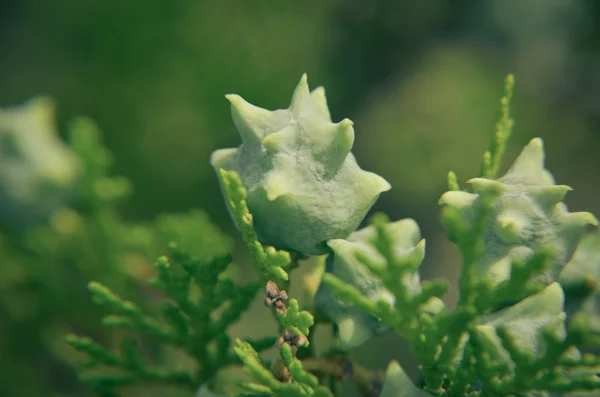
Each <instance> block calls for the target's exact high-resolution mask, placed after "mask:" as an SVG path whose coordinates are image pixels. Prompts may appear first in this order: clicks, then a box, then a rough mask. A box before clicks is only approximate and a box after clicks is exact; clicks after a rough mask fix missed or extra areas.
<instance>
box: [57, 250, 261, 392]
mask: <svg viewBox="0 0 600 397" xmlns="http://www.w3.org/2000/svg"><path fill="white" fill-rule="evenodd" d="M230 262H231V260H230V258H229V257H216V258H215V259H213V260H211V261H209V262H202V261H200V260H198V258H196V257H193V256H190V255H188V254H186V253H184V252H182V251H181V250H180V249H179V248H178V247H177V246H176V245H171V247H170V257H169V258H167V257H161V258H159V259H158V261H157V262H156V264H155V267H156V269H157V273H158V277H157V278H156V279H154V280H151V281H150V285H151V286H152V287H154V288H156V289H158V290H160V291H161V292H163V293H164V294H165V296H166V298H168V299H169V300H168V301H167V302H165V303H164V304H163V307H162V308H161V314H162V316H161V317H162V318H161V319H157V318H155V317H154V316H151V315H145V314H144V313H143V311H142V310H141V309H140V308H139V307H138V306H137V305H135V304H134V303H132V302H130V301H125V300H123V299H121V298H119V297H118V296H116V295H115V294H114V293H113V292H112V291H110V290H109V289H108V288H106V287H104V286H102V285H101V284H98V283H90V285H89V289H90V292H91V293H92V299H93V300H94V302H96V304H98V305H100V306H103V307H104V308H105V309H107V310H109V311H110V312H112V313H113V314H111V315H108V316H106V317H105V318H104V319H103V321H102V324H103V325H104V326H105V327H108V328H112V329H124V330H135V331H138V332H139V333H140V334H142V335H148V336H150V337H152V338H156V339H157V340H158V341H159V342H160V344H162V345H165V346H174V347H176V348H178V349H182V350H183V351H185V352H186V353H187V354H189V355H191V356H192V358H193V359H194V361H195V364H196V369H195V371H193V372H188V371H181V370H173V369H171V368H169V367H168V366H166V367H154V366H152V365H151V364H149V363H145V362H144V360H143V359H142V354H141V352H140V349H139V348H138V347H137V345H136V344H135V341H134V340H131V339H124V340H123V342H122V347H121V354H120V355H115V354H113V353H111V352H110V351H109V350H107V349H105V348H103V347H101V346H100V345H98V344H97V343H94V342H93V341H91V340H90V339H89V338H86V337H84V338H80V337H75V336H69V337H68V338H67V342H68V343H69V344H70V345H71V346H73V347H75V348H76V349H77V350H80V351H82V352H84V353H87V355H88V356H89V358H90V360H89V361H88V362H87V363H85V367H87V368H96V367H99V366H108V367H116V368H118V369H120V370H121V373H118V374H115V375H113V374H107V373H101V374H95V375H84V376H83V377H82V381H83V382H84V383H86V384H88V385H89V386H90V387H91V388H92V389H94V390H95V391H96V392H97V393H98V394H100V395H113V394H111V393H113V391H112V388H114V387H116V386H123V385H127V384H131V383H138V382H157V383H161V384H177V385H181V386H184V387H187V388H189V389H190V390H195V389H196V388H197V387H198V385H202V384H204V383H207V382H209V381H210V380H211V379H212V378H213V377H214V375H215V374H216V372H217V371H219V369H220V368H222V367H224V366H226V365H228V364H230V363H231V360H232V358H231V357H230V356H229V345H230V338H229V336H228V335H227V333H226V330H227V328H228V327H229V326H230V325H231V324H232V323H234V322H236V321H237V320H238V319H239V317H240V316H241V314H242V313H243V312H244V311H246V310H247V309H248V306H249V305H250V303H251V302H252V299H253V298H254V296H255V295H256V292H257V291H258V284H256V283H250V284H248V285H245V286H236V285H234V283H233V281H232V280H231V279H229V278H223V277H221V275H222V273H223V272H224V271H225V270H226V268H227V266H228V265H229V264H230ZM193 288H197V289H198V290H199V296H198V297H197V298H193V294H192V292H193ZM220 308H221V309H223V310H222V311H221V313H220V314H219V316H217V317H215V316H214V315H213V312H216V311H217V310H218V309H220Z"/></svg>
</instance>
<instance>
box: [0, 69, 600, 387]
mask: <svg viewBox="0 0 600 397" xmlns="http://www.w3.org/2000/svg"><path fill="white" fill-rule="evenodd" d="M513 88H514V79H513V76H512V75H509V76H508V77H507V78H506V81H505V92H504V96H503V97H502V99H501V107H500V119H499V121H498V124H497V126H496V131H495V133H494V134H493V137H492V140H491V144H490V148H489V150H488V151H487V152H485V153H484V155H483V160H482V163H481V167H480V170H479V174H478V175H477V176H476V177H474V178H471V179H469V180H468V182H467V184H468V187H461V186H459V183H458V177H457V176H456V175H455V174H454V173H453V172H450V173H449V174H448V191H447V192H446V193H444V194H443V195H442V196H441V198H440V199H439V205H440V208H441V220H442V223H443V225H444V227H445V229H446V231H447V237H448V239H449V240H450V241H451V242H452V243H454V244H455V245H456V247H457V249H458V251H459V252H460V254H461V257H462V267H461V270H460V275H459V278H458V289H459V293H460V294H459V299H458V303H457V305H456V307H455V308H453V309H452V310H451V309H450V308H449V307H447V306H446V304H445V303H444V301H443V300H442V298H443V297H444V295H445V293H446V291H447V289H448V282H447V281H446V280H441V279H439V280H438V279H436V280H422V279H421V275H420V268H421V265H422V263H423V260H424V258H425V255H426V244H425V239H423V238H422V235H421V230H420V228H419V225H418V224H417V222H416V221H414V220H413V219H400V220H390V219H389V217H388V216H386V215H385V214H382V213H378V214H375V215H373V216H372V217H370V220H369V224H368V225H367V226H365V227H363V228H360V229H358V228H359V225H360V224H361V222H362V221H363V219H364V218H365V216H366V215H367V213H368V212H369V210H370V209H371V207H372V206H373V204H374V203H375V201H376V200H377V198H378V197H379V195H380V194H381V193H383V192H385V191H387V190H389V189H390V188H391V186H390V184H389V183H388V182H387V181H386V180H385V179H384V178H383V177H381V176H379V175H377V174H374V173H371V172H368V171H365V170H363V169H362V168H361V167H360V166H359V165H358V163H357V160H356V158H355V157H354V155H353V154H352V153H351V149H352V146H353V144H354V129H353V123H352V122H351V121H350V120H348V119H344V120H342V121H340V122H338V123H334V122H333V121H332V119H331V116H330V112H329V108H328V105H327V100H326V97H325V91H324V89H323V88H322V87H319V88H317V89H315V90H313V91H310V89H309V86H308V80H307V77H306V75H303V76H302V78H301V80H300V82H299V84H298V86H297V87H296V89H295V91H294V94H293V96H292V100H291V104H290V106H289V107H288V108H286V109H278V110H274V111H270V110H266V109H262V108H259V107H257V106H254V105H251V104H250V103H248V102H246V101H245V100H243V99H242V98H241V97H240V96H238V95H233V94H230V95H227V99H228V100H229V102H230V103H231V112H232V117H233V121H234V123H235V126H236V127H237V129H238V131H239V133H240V136H241V145H240V146H239V147H238V148H233V149H221V150H217V151H215V152H214V153H213V155H212V156H211V159H210V163H211V165H212V166H213V168H214V169H215V172H216V176H217V179H218V181H219V184H220V188H221V193H222V195H223V197H224V199H225V204H226V206H227V209H228V211H229V214H230V215H231V218H232V220H233V223H234V225H235V226H236V227H237V229H238V230H239V233H240V235H241V240H242V241H243V243H244V245H245V247H246V250H247V252H248V253H249V256H250V258H251V262H252V265H253V270H254V274H255V277H254V278H253V279H246V280H244V281H243V282H242V281H240V280H238V279H237V278H236V275H235V267H236V266H237V265H238V264H237V263H236V262H235V261H234V258H233V257H232V255H231V253H232V251H233V250H232V243H231V241H230V239H229V238H227V237H226V236H224V235H223V234H222V233H221V232H220V231H219V230H218V229H217V228H216V227H215V226H214V225H212V223H211V222H210V220H209V219H208V217H207V216H206V215H205V214H204V213H203V212H202V211H200V210H197V211H194V212H192V213H188V214H172V215H163V216H161V217H159V218H158V219H156V221H154V222H152V223H150V224H141V223H134V222H129V221H126V220H124V219H122V217H121V216H120V215H119V211H118V209H117V204H118V203H119V202H121V201H122V200H123V199H124V198H126V196H127V195H128V193H129V191H130V188H131V186H130V184H129V183H128V182H127V181H126V180H125V179H123V178H119V177H113V176H110V175H109V173H108V165H109V163H110V161H109V160H110V156H109V153H108V152H107V151H106V149H105V148H103V147H102V145H101V144H100V138H99V132H98V129H97V127H96V126H95V125H94V124H93V123H92V122H91V121H89V120H87V119H79V120H77V121H76V122H74V123H73V124H72V127H71V134H70V140H69V142H68V145H66V146H65V147H61V149H60V150H61V151H62V152H64V153H68V156H72V158H73V159H74V160H72V161H73V164H80V166H81V171H79V172H78V175H80V176H79V177H78V179H76V182H73V186H70V187H69V189H65V191H64V193H65V194H61V195H60V197H62V198H63V201H59V202H58V204H57V205H55V208H51V209H48V208H43V210H42V209H40V211H39V216H38V217H37V218H36V222H37V224H36V226H31V225H30V222H31V221H32V220H29V219H28V220H27V221H28V223H27V226H26V227H25V229H24V230H25V231H24V232H22V233H24V235H23V236H24V238H22V239H18V240H17V239H10V238H5V237H3V235H0V248H1V249H2V251H3V256H4V257H5V258H9V261H8V263H9V264H8V265H4V264H3V267H2V269H1V271H2V274H3V275H5V276H3V277H2V278H0V280H1V283H0V294H1V295H2V299H1V300H0V310H3V311H5V312H7V313H9V314H10V316H11V318H13V319H14V321H15V323H16V324H19V323H23V324H27V325H30V324H31V323H35V325H36V328H37V329H39V330H40V335H36V336H35V337H33V339H32V343H33V345H32V347H31V348H32V352H33V351H36V349H37V350H40V349H41V350H43V349H44V346H46V344H44V343H42V340H44V338H47V337H48V336H47V335H48V334H51V335H54V336H56V335H57V334H59V333H60V332H63V331H64V333H69V335H68V336H67V337H66V344H65V343H62V344H61V343H58V342H55V343H54V344H52V346H56V348H55V349H54V350H52V351H45V352H44V354H45V355H47V356H48V357H51V358H52V359H54V360H59V361H61V362H64V363H66V364H65V368H67V365H73V366H74V367H76V368H77V372H78V374H79V379H80V380H81V383H82V384H83V385H85V386H86V387H87V389H88V390H91V391H92V392H94V393H95V394H96V395H98V396H102V397H116V396H127V395H128V394H127V393H128V390H130V389H131V388H142V390H145V392H146V393H148V395H155V394H152V393H153V390H155V389H154V388H158V387H161V389H160V390H165V391H164V392H163V391H161V392H160V393H164V394H158V395H169V396H195V397H243V396H246V397H250V396H254V397H259V396H262V397H343V396H344V392H343V389H342V385H343V384H346V383H351V384H352V385H353V388H354V389H355V391H356V392H357V393H358V394H359V395H361V396H365V397H426V396H436V397H446V396H448V397H478V396H480V397H484V396H485V397H504V396H515V397H559V396H571V397H583V396H598V395H600V357H599V356H597V355H596V353H595V352H596V351H597V348H598V347H600V308H599V307H598V302H599V299H600V283H599V280H600V234H599V233H598V232H597V231H590V229H591V228H593V227H595V226H597V225H598V221H597V220H596V218H595V217H594V216H593V215H592V214H590V213H588V212H570V211H569V210H568V209H567V207H566V205H565V204H564V203H563V199H564V197H565V195H566V194H567V192H568V191H570V190H571V188H570V187H568V186H566V185H557V184H556V183H555V180H554V177H553V176H552V174H551V173H550V172H549V171H548V170H547V169H546V168H545V164H544V156H545V154H544V148H543V142H542V139H541V138H534V139H532V140H531V141H530V142H529V143H528V144H527V145H526V146H525V147H524V148H523V150H522V151H521V153H520V154H519V155H518V156H517V158H516V159H515V160H514V162H513V163H512V165H511V166H510V167H509V168H508V171H507V172H506V173H505V174H504V175H502V176H499V175H500V169H501V165H502V159H503V156H504V153H505V151H506V145H507V141H508V139H509V137H510V135H511V131H512V127H513V120H512V118H511V115H510V101H511V97H512V95H513ZM26 106H33V105H31V103H30V104H28V105H26ZM11 111H15V110H14V109H7V110H4V111H3V112H6V114H8V113H9V112H11ZM34 113H35V112H34ZM26 117H31V118H32V121H31V123H33V122H34V121H35V120H36V119H35V117H38V116H35V114H32V115H30V116H26ZM4 119H6V120H8V121H6V123H5V124H2V123H3V122H4ZM9 121H10V118H9V117H8V116H6V115H5V113H0V138H2V134H3V133H5V134H6V133H8V134H11V132H12V133H16V132H18V131H16V130H18V129H19V128H22V129H25V130H28V129H31V128H34V127H35V125H34V124H31V125H29V124H26V123H25V124H23V125H14V126H11V127H10V128H4V129H2V127H3V126H4V125H11V124H9ZM45 121H46V122H48V123H51V120H48V119H47V118H46V120H45ZM4 131H6V132H4ZM34 132H35V131H34ZM2 139H3V140H2V141H0V144H2V145H5V144H6V142H10V144H11V145H12V146H10V147H9V148H8V149H6V148H5V147H4V146H2V147H0V149H3V150H12V152H13V157H12V158H11V159H10V161H11V164H15V165H11V167H12V166H14V167H17V166H18V167H19V169H27V167H35V164H30V162H28V161H30V160H28V159H30V158H31V157H32V156H33V157H35V156H34V155H32V154H31V153H30V152H29V151H30V150H34V148H33V147H28V146H27V145H26V144H25V143H19V142H21V141H18V140H15V139H10V140H9V139H5V138H2ZM19 145H21V146H19ZM16 149H19V150H16ZM0 161H4V158H3V157H0ZM7 161H8V160H7ZM57 161H58V160H57ZM69 161H71V160H69ZM19 162H21V163H19ZM207 166H208V165H207ZM57 167H58V166H57ZM28 170H29V171H27V172H28V174H35V172H37V171H36V168H30V169H28ZM2 175H3V174H1V173H0V176H2ZM73 175H75V174H73ZM46 179H47V178H46V176H43V177H40V178H36V177H31V178H29V179H28V182H29V181H30V183H31V184H32V185H31V186H32V187H31V189H38V188H39V189H41V188H43V186H45V185H44V184H45V183H46V182H45V181H46ZM67 179H68V181H74V180H75V176H73V177H72V178H67ZM0 182H3V183H6V186H10V182H11V181H10V180H7V181H3V180H2V181H0ZM36 183H38V184H40V185H35V184H36ZM0 186H4V185H3V184H2V183H0ZM61 186H63V187H64V185H61ZM33 191H35V190H33ZM67 191H68V194H67ZM6 197H10V200H12V201H15V203H14V208H18V205H17V204H20V203H21V202H19V201H18V197H17V196H6ZM12 201H11V203H12ZM25 204H27V205H33V204H35V203H33V204H31V203H30V202H26V203H25ZM44 217H45V218H44ZM15 220H18V218H17V217H13V218H11V223H14V222H15ZM8 224H9V223H8V222H7V223H6V225H8ZM5 227H9V226H5ZM156 257H158V259H157V260H155V261H153V262H152V259H151V258H156ZM42 258H43V261H42ZM90 258H94V261H90ZM42 262H43V263H44V267H41V266H40V265H39V263H42ZM441 265H442V266H443V264H441ZM48 266H54V267H56V268H60V269H62V271H61V272H60V273H59V272H53V273H52V274H55V276H54V277H55V278H45V281H46V283H45V284H44V285H39V286H37V287H38V288H31V290H32V291H35V293H36V295H35V296H29V297H26V298H27V299H25V297H22V296H19V294H18V292H19V291H20V288H19V286H21V285H23V284H25V283H28V282H33V281H30V280H35V277H33V276H34V275H35V274H37V273H39V272H44V271H45V268H46V267H48ZM232 267H233V268H234V270H232ZM300 270H304V271H305V279H304V280H305V282H304V285H303V287H304V289H303V293H304V294H303V296H293V294H292V293H291V292H292V290H291V289H290V286H291V280H292V279H293V278H294V277H295V276H296V274H298V273H299V272H300ZM62 277H64V279H63V278H62ZM143 279H147V282H144V281H143ZM84 280H86V281H84ZM88 281H89V282H88ZM86 282H88V284H87V285H88V288H87V290H85V289H82V288H81V285H85V283H86ZM131 285H133V286H134V288H131ZM126 286H129V287H127V288H126ZM82 290H83V292H82ZM74 291H77V294H79V295H80V296H81V297H82V298H81V299H78V300H77V301H76V302H74V301H71V299H72V298H69V297H70V296H72V294H73V293H75V292H74ZM132 291H134V293H132ZM84 295H88V296H89V295H91V302H90V301H88V300H87V299H84V298H83V296H84ZM256 299H260V300H262V301H263V303H264V307H265V308H264V309H263V310H266V311H268V312H269V313H268V314H269V316H272V318H273V320H274V323H273V327H272V329H266V328H267V326H268V325H267V323H265V327H262V328H263V329H264V330H265V331H266V332H264V334H265V335H264V336H263V337H261V338H259V339H251V338H243V337H240V336H238V335H235V333H234V331H233V328H232V326H234V325H235V324H236V323H237V322H239V321H242V320H243V316H244V314H245V313H246V312H248V310H249V308H250V306H251V304H252V303H253V302H254V301H255V300H256ZM53 300H57V301H60V304H58V303H57V304H52V305H50V306H49V307H52V308H60V309H53V310H57V311H52V312H46V310H45V307H46V306H48V302H49V301H53ZM82 311H91V312H92V313H93V314H94V315H96V316H97V317H96V320H97V319H98V318H100V317H101V316H103V317H102V320H101V322H102V325H103V327H104V328H105V329H106V332H105V333H93V332H90V331H92V330H95V328H94V327H93V326H92V325H91V324H89V323H88V322H87V321H88V320H89V317H87V316H86V321H79V319H78V313H81V312H82ZM58 317H60V318H64V319H66V322H67V323H68V324H71V327H70V329H67V330H64V329H58V330H56V329H54V328H53V327H54V321H55V320H56V318H58ZM317 326H319V327H324V328H326V329H328V330H330V332H331V335H332V343H331V346H328V348H327V349H321V350H322V351H317V349H315V344H318V341H317V339H316V336H315V334H316V332H315V331H316V328H317ZM15 329H16V330H17V332H18V328H15ZM27 329H30V328H27ZM388 331H391V332H394V333H396V334H397V335H399V336H400V337H401V338H403V339H405V340H406V341H407V342H408V344H409V346H410V350H411V353H412V354H413V356H414V357H416V359H417V360H418V362H419V370H420V380H418V381H417V380H415V379H411V377H409V376H408V374H407V372H406V371H405V370H404V369H403V367H402V365H401V364H400V363H399V361H400V358H398V360H394V361H392V362H390V363H389V365H388V366H387V369H386V370H385V371H383V372H380V371H377V370H374V369H371V368H368V367H366V366H364V365H362V364H361V363H359V362H358V361H357V360H355V359H354V358H353V356H352V353H353V351H354V350H355V349H356V348H357V347H359V346H361V345H363V344H365V343H366V342H367V341H369V340H370V339H372V338H376V337H377V336H378V335H381V334H382V333H384V332H388ZM78 335H86V336H78ZM9 338H10V336H9ZM36 343H37V344H36ZM2 349H6V352H4V350H2ZM46 350H47V349H46ZM3 352H4V353H3ZM31 354H32V355H33V353H31ZM38 354H39V351H38ZM0 356H1V357H9V358H10V361H11V365H14V366H16V368H17V369H18V370H19V371H27V370H28V368H27V360H30V359H31V357H13V356H11V351H10V349H9V348H8V347H6V348H5V347H4V346H3V345H1V344H0ZM231 373H234V375H230V374H231ZM224 374H227V375H224ZM162 388H165V389H162ZM166 390H169V391H168V392H167V391H166ZM40 393H41V391H40ZM8 395H18V391H9V392H8ZM40 395H41V394H40Z"/></svg>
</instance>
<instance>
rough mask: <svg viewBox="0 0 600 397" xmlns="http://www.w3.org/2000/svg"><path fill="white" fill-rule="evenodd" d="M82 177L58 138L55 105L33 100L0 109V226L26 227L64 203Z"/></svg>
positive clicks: (70, 152) (71, 154) (79, 169)
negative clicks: (1, 224) (0, 224)
mask: <svg viewBox="0 0 600 397" xmlns="http://www.w3.org/2000/svg"><path fill="white" fill-rule="evenodd" d="M80 173H81V164H80V163H79V160H78V158H77V157H76V156H75V154H74V153H73V152H72V151H71V149H70V148H69V147H68V146H66V145H65V144H64V143H63V142H62V141H61V140H60V138H59V137H58V133H57V131H56V124H55V115H54V103H53V102H52V100H51V99H50V98H47V97H36V98H33V99H31V100H29V101H27V102H26V103H25V104H23V105H20V106H12V107H5V108H0V203H1V205H0V223H4V224H7V225H9V226H12V227H21V228H23V227H28V226H29V225H31V224H33V223H36V222H40V221H43V220H45V219H46V218H47V217H48V216H49V215H50V214H51V213H52V212H53V211H54V210H56V209H57V208H59V207H60V206H62V205H63V204H64V203H65V202H66V200H67V199H68V197H69V195H70V193H71V191H72V187H73V186H74V184H75V182H76V181H77V179H78V176H79V175H80Z"/></svg>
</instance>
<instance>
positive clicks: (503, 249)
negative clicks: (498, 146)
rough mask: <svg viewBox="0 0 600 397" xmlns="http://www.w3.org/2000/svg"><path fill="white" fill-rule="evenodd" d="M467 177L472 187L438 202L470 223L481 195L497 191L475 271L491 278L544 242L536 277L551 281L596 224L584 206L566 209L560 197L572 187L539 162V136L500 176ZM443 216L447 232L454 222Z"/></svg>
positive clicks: (500, 275)
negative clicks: (545, 262)
mask: <svg viewBox="0 0 600 397" xmlns="http://www.w3.org/2000/svg"><path fill="white" fill-rule="evenodd" d="M469 183H470V184H471V185H472V187H473V191H474V192H473V193H469V192H465V191H450V192H446V193H445V194H444V195H442V197H441V198H440V201H439V202H440V204H441V205H444V206H446V207H450V209H452V210H454V211H455V212H456V213H458V214H460V215H461V219H462V220H463V221H465V222H466V224H467V228H468V229H470V228H472V227H473V226H474V223H475V221H476V219H475V218H476V216H477V215H476V214H478V212H479V209H480V208H481V197H482V195H484V194H486V193H492V194H496V195H497V198H496V199H495V201H494V203H493V206H492V210H491V214H490V221H489V224H488V225H487V227H486V230H485V242H484V245H485V246H484V250H483V255H482V257H481V258H480V261H479V265H478V271H479V274H480V275H482V274H487V275H488V276H489V277H490V278H491V279H492V280H493V282H494V283H500V282H501V281H504V280H506V279H507V278H508V277H509V275H510V265H511V262H512V261H513V260H514V259H517V258H518V259H526V258H528V257H529V256H530V255H531V254H532V253H533V252H534V251H535V250H536V249H539V248H542V247H549V248H550V250H551V251H552V252H553V255H552V258H551V260H552V266H550V267H549V268H548V270H547V271H545V272H544V273H543V274H541V275H540V277H539V279H538V280H537V281H540V282H544V283H546V284H550V283H551V282H553V281H554V280H556V277H557V276H558V274H559V272H560V271H561V270H562V269H563V267H564V266H565V265H566V264H567V262H568V261H569V260H570V258H571V256H572V255H573V253H574V251H575V248H576V247H577V244H578V243H579V240H580V239H581V237H582V236H583V234H584V233H585V231H586V229H587V227H588V225H597V224H598V221H597V220H596V218H595V217H594V216H593V215H592V214H590V213H588V212H574V213H571V212H568V210H567V208H566V206H565V205H564V204H563V203H562V199H563V198H564V196H565V195H566V193H567V192H568V191H570V190H571V188H570V187H568V186H565V185H556V184H554V178H553V177H552V175H551V174H550V172H548V171H547V170H546V169H545V168H544V149H543V143H542V140H541V139H540V138H535V139H533V140H531V141H530V142H529V144H528V145H527V146H526V147H525V148H524V149H523V151H522V152H521V154H520V155H519V156H518V158H517V159H516V160H515V162H514V164H513V165H512V167H511V168H510V169H509V171H508V172H507V173H506V174H505V175H504V176H503V177H501V178H499V179H498V180H490V179H485V178H475V179H472V180H470V181H469ZM443 219H445V226H446V227H447V228H448V230H449V233H450V234H451V235H455V232H456V231H455V230H453V229H455V228H456V224H455V223H452V222H450V217H448V218H443ZM459 233H460V232H459Z"/></svg>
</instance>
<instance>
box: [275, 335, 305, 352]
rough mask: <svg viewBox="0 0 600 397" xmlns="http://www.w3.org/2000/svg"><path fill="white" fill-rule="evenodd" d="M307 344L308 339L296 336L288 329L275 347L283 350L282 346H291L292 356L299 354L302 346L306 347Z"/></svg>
mask: <svg viewBox="0 0 600 397" xmlns="http://www.w3.org/2000/svg"><path fill="white" fill-rule="evenodd" d="M306 342H307V339H306V337H305V336H304V335H296V334H294V333H293V332H292V331H290V330H289V329H286V330H285V331H284V333H283V335H282V336H280V337H279V339H277V342H276V344H275V345H276V346H277V347H278V348H281V346H282V345H283V344H284V343H287V344H288V345H290V348H291V350H292V354H293V355H296V352H298V349H299V348H300V346H304V344H305V343H306Z"/></svg>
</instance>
